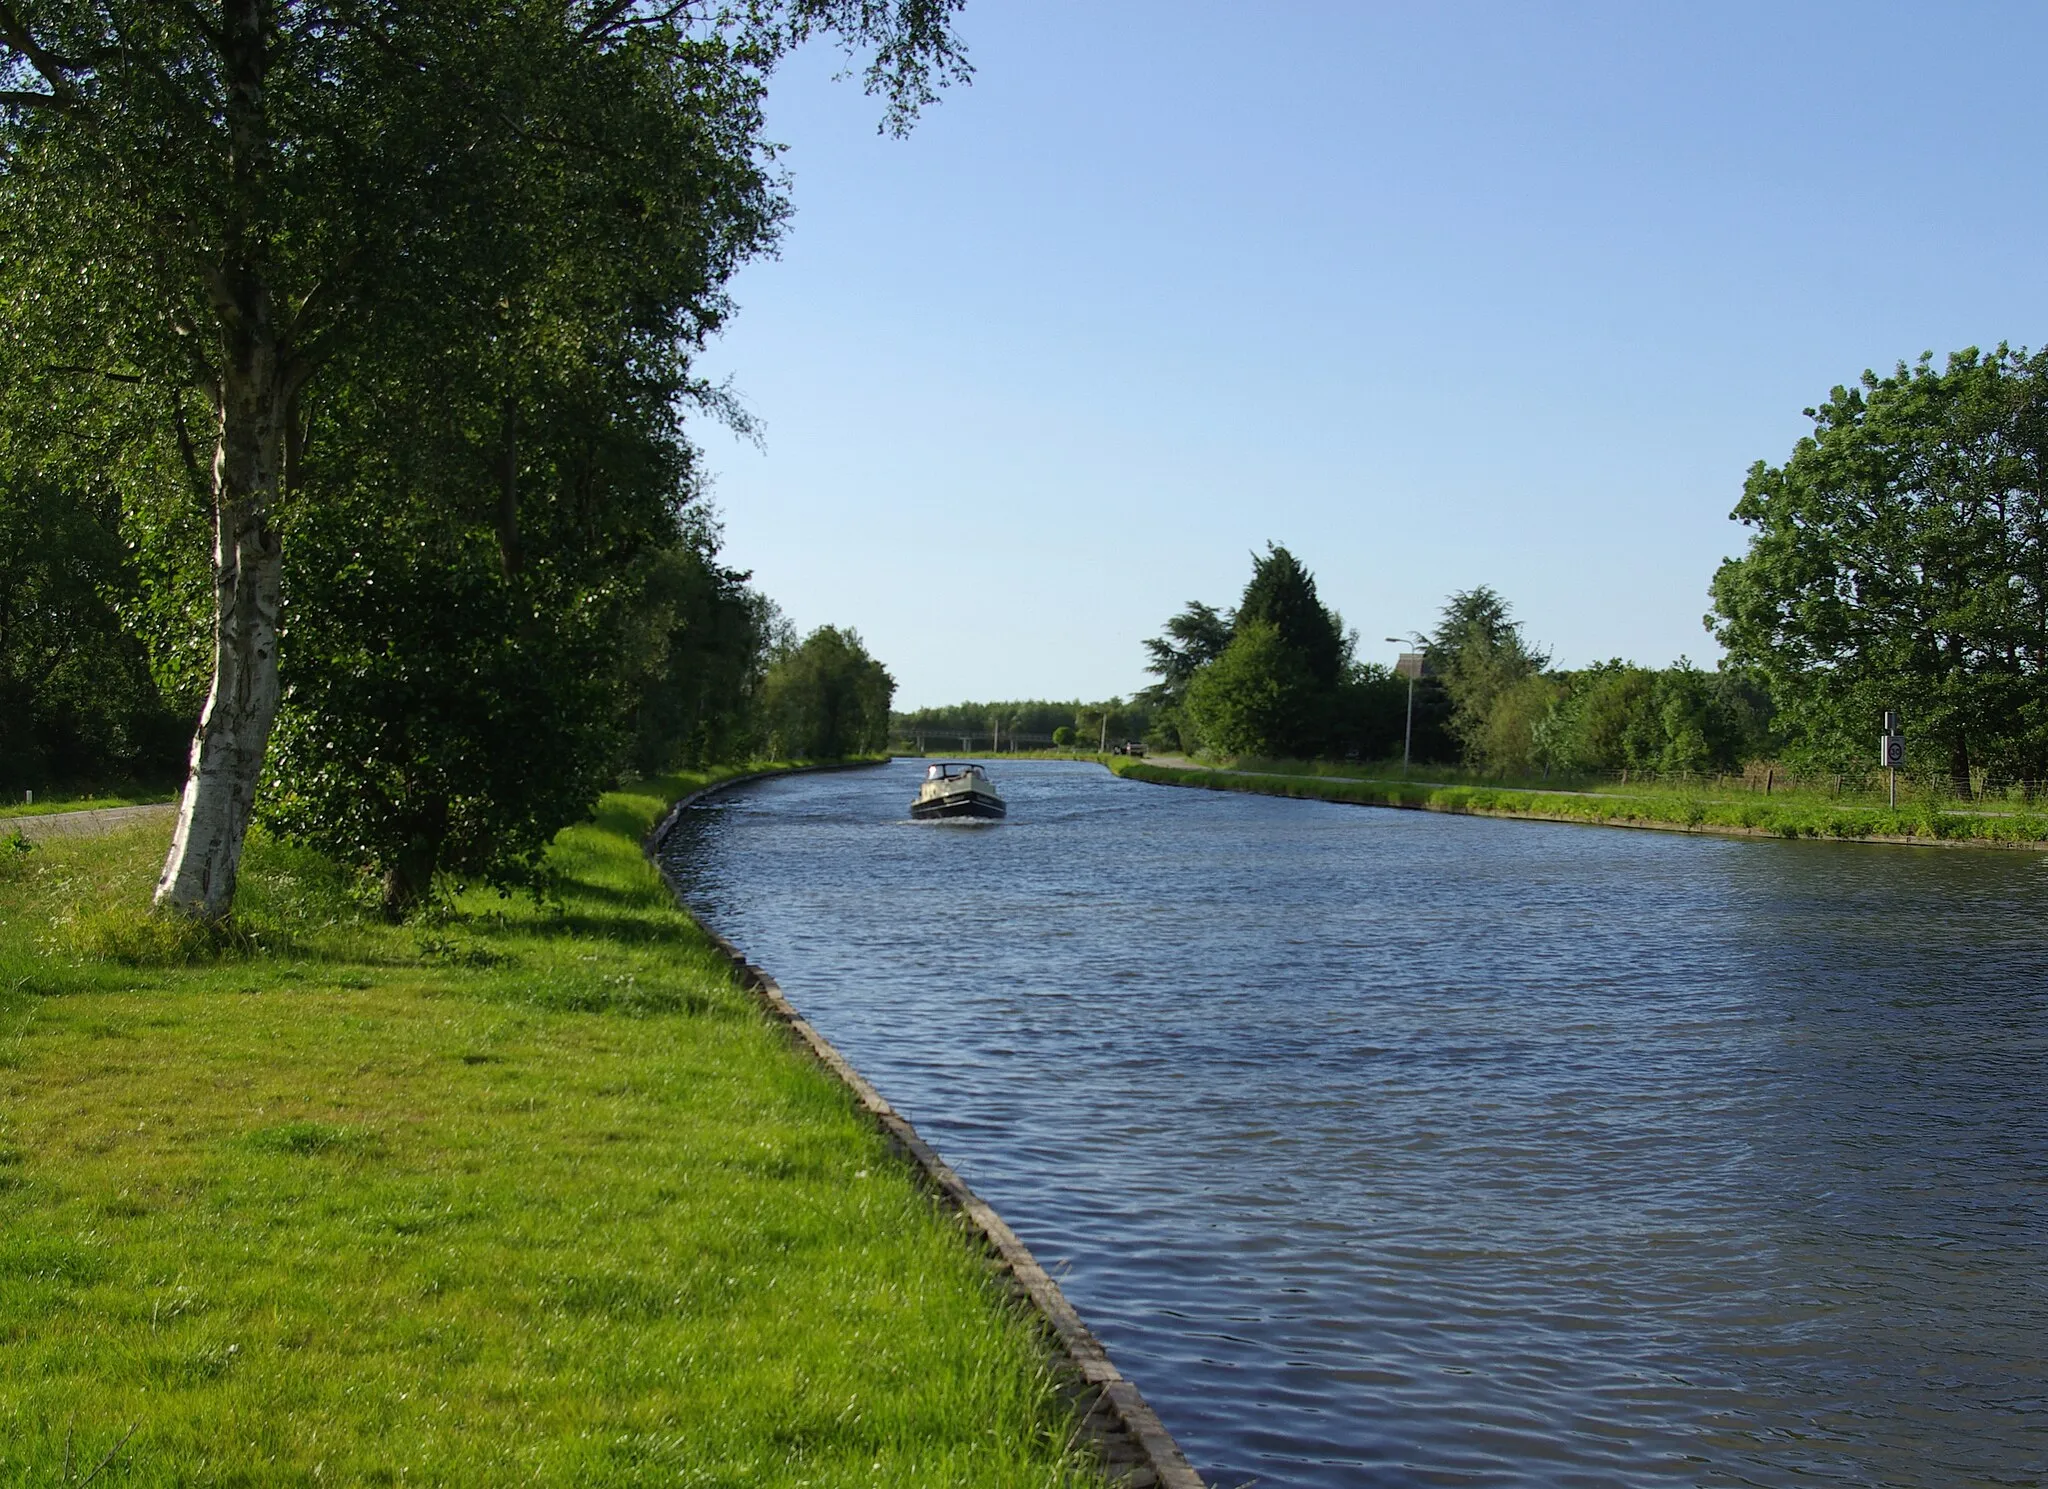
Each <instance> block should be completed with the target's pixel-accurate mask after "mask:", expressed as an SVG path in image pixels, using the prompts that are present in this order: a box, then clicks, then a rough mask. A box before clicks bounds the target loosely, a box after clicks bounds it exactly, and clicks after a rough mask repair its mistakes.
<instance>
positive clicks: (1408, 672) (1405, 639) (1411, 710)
mask: <svg viewBox="0 0 2048 1489" xmlns="http://www.w3.org/2000/svg"><path fill="white" fill-rule="evenodd" d="M1387 640H1389V641H1391V642H1393V643H1394V644H1395V645H1396V646H1407V645H1408V644H1410V643H1411V642H1412V643H1414V645H1415V647H1416V650H1414V651H1413V652H1403V653H1402V654H1401V659H1400V660H1399V661H1398V662H1396V663H1394V670H1395V671H1396V672H1398V673H1400V674H1401V675H1402V676H1403V677H1405V678H1407V679H1408V722H1407V724H1406V725H1405V726H1404V727H1403V728H1402V730H1401V774H1402V775H1404V776H1405V775H1407V774H1408V756H1409V752H1410V750H1411V749H1412V748H1413V747H1414V744H1415V679H1416V678H1418V677H1420V676H1422V668H1423V665H1424V661H1423V648H1425V647H1427V646H1428V645H1429V643H1428V642H1427V641H1425V640H1424V639H1423V636H1422V633H1421V632H1420V631H1417V632H1416V633H1415V634H1414V635H1412V636H1389V637H1388V638H1387Z"/></svg>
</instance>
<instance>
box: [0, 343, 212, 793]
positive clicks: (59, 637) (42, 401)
mask: <svg viewBox="0 0 2048 1489" xmlns="http://www.w3.org/2000/svg"><path fill="white" fill-rule="evenodd" d="M18 371H19V369H16V368H11V367H10V368H0V378H4V379H5V381H4V383H0V576H4V577H0V790H4V791H5V792H6V793H8V794H9V795H11V796H14V797H16V798H19V796H20V793H21V792H22V791H23V790H24V789H31V788H36V789H47V788H48V787H50V786H55V785H77V786H87V785H93V784H100V783H106V782H111V781H114V780H119V779H128V778H148V779H150V780H153V781H155V780H169V779H170V778H171V777H172V776H173V775H174V774H175V773H176V770H177V767H178V764H179V761H180V756H181V754H182V747H183V743H184V740H185V738H186V737H187V736H188V734H189V730H190V727H191V718H190V716H189V715H187V716H184V717H180V715H179V713H178V711H177V710H176V708H175V707H174V706H173V705H172V704H171V703H169V702H167V700H166V699H165V698H164V696H163V693H162V691H161V690H160V689H159V687H158V685H157V681H156V678H155V676H154V675H153V673H152V671H151V668H150V665H149V655H148V651H147V649H146V648H145V647H144V646H143V645H142V643H141V642H140V641H138V640H137V639H136V638H135V636H134V635H133V634H131V632H130V629H129V619H130V617H131V616H132V615H133V613H134V612H135V611H136V610H137V608H138V607H139V604H140V599H141V576H140V574H139V573H138V570H137V565H136V563H135V560H134V556H133V554H132V553H131V552H130V550H129V546H128V542H127V540H126V536H125V533H124V530H123V524H122V518H121V507H122V486H123V484H124V482H125V481H129V480H134V479H136V478H137V477H138V475H139V476H141V477H143V478H145V479H146V478H147V477H148V475H149V474H150V473H149V472H146V471H145V472H137V471H134V470H132V469H126V468H124V466H123V464H122V462H121V461H120V459H119V456H120V453H121V445H122V443H123V439H124V435H125V429H124V425H125V423H126V422H127V420H129V419H132V418H134V417H136V414H137V410H136V408H134V407H133V406H132V405H137V404H145V403H147V402H148V399H147V398H146V397H145V396H144V395H142V394H140V393H139V392H135V391H132V390H131V391H129V396H127V397H124V398H121V399H118V400H116V401H115V404H114V407H112V408H111V409H106V408H94V407H93V406H91V405H87V404H82V403H81V401H80V400H79V399H78V398H77V397H76V396H74V395H72V394H71V393H70V392H69V390H67V389H64V388H61V387H59V388H51V387H49V386H47V385H46V384H44V383H41V382H39V381H36V380H28V379H21V378H19V377H18V376H8V374H15V373H18ZM110 415H111V417H110Z"/></svg>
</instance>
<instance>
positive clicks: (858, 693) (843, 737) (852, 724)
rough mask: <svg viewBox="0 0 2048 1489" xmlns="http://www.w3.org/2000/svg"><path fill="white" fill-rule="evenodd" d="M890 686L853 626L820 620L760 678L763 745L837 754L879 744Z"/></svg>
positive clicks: (884, 740)
mask: <svg viewBox="0 0 2048 1489" xmlns="http://www.w3.org/2000/svg"><path fill="white" fill-rule="evenodd" d="M895 692H896V681H895V679H894V678H892V677H890V676H889V671H888V669H887V668H886V667H884V666H883V665H882V664H881V663H880V662H878V661H876V660H875V659H874V658H873V657H871V656H869V655H868V652H867V648H866V647H865V646H863V645H862V644H861V639H860V635H859V633H858V632H855V631H852V630H841V629H839V628H838V627H837V626H820V627H818V629H817V630H815V631H813V632H811V634H810V635H808V636H806V637H805V638H804V639H803V641H802V643H801V644H799V645H796V646H793V647H790V648H789V649H788V650H786V651H784V652H783V653H782V655H780V656H778V657H777V658H776V659H775V661H774V663H773V665H771V666H770V667H769V669H768V675H767V677H766V678H765V679H764V681H763V683H762V688H761V698H762V713H763V716H764V718H765V721H766V727H767V731H768V752H769V753H770V754H771V755H773V756H775V757H776V758H778V759H796V760H839V759H844V758H845V757H847V756H850V755H869V754H875V753H877V752H879V751H881V750H885V749H887V748H888V745H889V700H890V699H891V698H892V697H893V696H894V695H895Z"/></svg>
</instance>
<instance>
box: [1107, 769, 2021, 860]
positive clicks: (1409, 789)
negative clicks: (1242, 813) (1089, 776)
mask: <svg viewBox="0 0 2048 1489" xmlns="http://www.w3.org/2000/svg"><path fill="white" fill-rule="evenodd" d="M1107 763H1108V765H1109V768H1110V769H1111V770H1113V771H1115V772H1116V773H1117V774H1118V775H1122V776H1127V777H1129V778H1130V779H1132V780H1139V781H1150V782H1154V783H1156V784H1159V785H1169V786H1201V787H1206V788H1208V789H1210V790H1215V791H1249V792H1254V793H1257V794H1260V795H1266V796H1293V797H1301V798H1305V799H1310V800H1316V801H1340V802H1351V803H1354V804H1356V805H1359V806H1379V807H1406V808H1410V809H1415V810H1422V811H1431V812H1456V813H1464V814H1467V815H1472V816H1488V817H1527V818H1534V819H1537V820H1541V821H1550V822H1585V823H1594V824H1600V825H1604V826H1615V827H1665V828H1674V829H1682V830H1690V831H1694V832H1723V833H1734V834H1742V835H1754V836H1765V837H1785V838H1799V837H1807V838H1837V839H1842V840H1847V841H1860V842H1900V843H1950V844H1968V845H1977V846H1984V847H2029V848H2031V847H2048V814H2043V813H2041V812H2037V811H2011V812H1998V813H1993V812H1982V811H1959V810H1954V809H1949V808H1946V807H1944V806H1943V805H1941V804H1939V803H1935V802H1930V801H1921V802H1916V803H1914V804H1912V805H1911V806H1902V807H1901V808H1899V809H1898V810H1896V811H1894V810H1891V809H1889V808H1886V807H1883V806H1867V805H1861V804H1849V805H1844V804H1841V803H1839V802H1834V801H1831V800H1830V799H1829V798H1827V797H1825V796H1822V795H1820V794H1819V793H1794V794H1787V795H1777V796H1760V795H1757V794H1755V793H1751V792H1728V793H1716V792H1713V791H1711V790H1707V789H1704V788H1701V789H1696V790H1687V789H1682V788H1677V787H1671V786H1656V787H1645V788H1642V789H1640V790H1628V789H1625V788H1614V787H1607V788H1603V789H1602V790H1600V791H1598V792H1576V791H1546V790H1540V789H1535V788H1527V787H1508V786H1488V785H1466V784H1456V783H1453V784H1440V783H1429V782H1423V781H1412V780H1407V781H1404V780H1401V779H1399V778H1392V779H1389V778H1383V777H1382V778H1373V777H1364V776H1357V775H1352V776H1345V775H1339V774H1335V773H1334V772H1335V771H1338V770H1340V769H1342V767H1338V766H1320V767H1316V768H1314V769H1313V770H1310V769H1284V768H1280V767H1278V766H1269V765H1266V764H1263V763H1262V764H1261V765H1260V766H1259V768H1258V769H1256V770H1250V769H1244V770H1223V769H1188V768H1179V767H1174V766H1166V765H1160V764H1157V763H1154V762H1150V761H1145V760H1123V759H1114V760H1110V761H1108V762H1107ZM1352 769H1354V770H1356V769H1357V767H1355V766H1354V767H1352Z"/></svg>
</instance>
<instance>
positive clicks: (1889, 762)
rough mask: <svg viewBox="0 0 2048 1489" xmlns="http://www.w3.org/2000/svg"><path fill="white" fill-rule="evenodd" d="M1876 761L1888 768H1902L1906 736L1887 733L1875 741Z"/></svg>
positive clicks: (1904, 762)
mask: <svg viewBox="0 0 2048 1489" xmlns="http://www.w3.org/2000/svg"><path fill="white" fill-rule="evenodd" d="M1877 758H1878V763H1879V764H1881V765H1883V766H1884V767H1885V768H1886V769H1888V770H1900V769H1903V768H1904V766H1905V764H1906V736H1905V735H1903V734H1887V735H1885V736H1884V737H1883V738H1882V739H1880V740H1878V742H1877Z"/></svg>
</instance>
